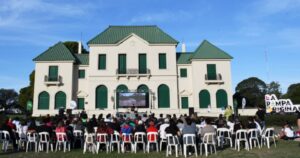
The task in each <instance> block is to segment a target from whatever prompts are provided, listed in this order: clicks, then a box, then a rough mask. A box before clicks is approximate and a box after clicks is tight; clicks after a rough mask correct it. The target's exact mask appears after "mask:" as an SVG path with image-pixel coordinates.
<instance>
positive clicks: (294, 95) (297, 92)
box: [283, 83, 300, 104]
mask: <svg viewBox="0 0 300 158" xmlns="http://www.w3.org/2000/svg"><path fill="white" fill-rule="evenodd" d="M283 97H284V98H288V99H291V101H292V102H293V104H300V83H296V84H292V85H290V86H289V88H288V90H287V93H286V94H285V95H284V96H283Z"/></svg>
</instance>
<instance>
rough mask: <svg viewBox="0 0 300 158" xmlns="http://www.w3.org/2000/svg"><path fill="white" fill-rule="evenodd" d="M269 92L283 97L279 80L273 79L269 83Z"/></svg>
mask: <svg viewBox="0 0 300 158" xmlns="http://www.w3.org/2000/svg"><path fill="white" fill-rule="evenodd" d="M267 94H275V95H276V97H277V98H281V95H282V93H281V88H280V84H279V83H278V82H275V81H272V82H271V83H270V84H269V85H267Z"/></svg>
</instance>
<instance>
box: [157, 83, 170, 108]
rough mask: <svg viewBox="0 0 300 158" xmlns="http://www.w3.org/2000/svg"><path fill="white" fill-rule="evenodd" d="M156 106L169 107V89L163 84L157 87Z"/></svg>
mask: <svg viewBox="0 0 300 158" xmlns="http://www.w3.org/2000/svg"><path fill="white" fill-rule="evenodd" d="M157 93H158V108H169V107H170V90H169V87H168V86H167V85H165V84H162V85H160V86H159V87H158V90H157Z"/></svg>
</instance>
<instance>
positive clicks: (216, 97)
mask: <svg viewBox="0 0 300 158" xmlns="http://www.w3.org/2000/svg"><path fill="white" fill-rule="evenodd" d="M87 44H88V48H89V53H82V49H81V48H82V47H81V43H80V42H79V47H78V52H76V53H74V52H72V51H71V50H69V49H68V48H67V47H66V46H65V45H64V43H62V42H58V43H56V44H55V45H53V46H52V47H50V48H49V49H48V50H46V51H45V52H43V53H42V54H40V55H38V56H37V57H36V58H34V59H33V61H34V62H35V73H36V74H35V86H34V103H33V115H34V116H39V115H46V114H51V115H54V114H57V113H58V110H59V108H66V109H69V108H70V105H71V102H72V101H75V102H76V103H77V107H76V109H74V110H73V113H76V112H79V111H81V110H82V109H83V108H84V109H85V110H86V112H87V113H88V114H89V115H92V114H100V113H103V114H107V113H112V114H115V113H116V112H126V111H128V108H124V107H123V106H120V105H119V104H120V102H119V100H120V96H119V94H120V93H126V92H130V93H135V92H143V93H145V95H146V98H147V99H146V100H145V102H146V103H145V104H146V106H143V107H141V108H139V109H138V111H139V112H148V113H150V112H154V113H156V114H160V113H163V114H186V113H188V112H189V109H190V110H191V109H192V108H193V110H194V112H197V113H198V115H204V116H217V115H218V114H219V113H220V112H221V111H222V110H221V109H223V108H225V107H226V106H227V105H230V106H232V91H231V60H232V57H231V56H230V55H229V54H227V53H226V52H224V51H223V50H221V49H219V48H218V47H216V46H215V45H213V44H212V43H210V42H209V41H207V40H204V41H203V42H202V43H200V45H199V46H198V47H197V49H196V50H195V51H194V52H186V51H185V45H184V44H182V52H176V47H177V46H178V41H177V40H175V39H174V38H172V37H171V36H170V35H168V34H167V33H165V32H164V31H163V30H161V29H160V28H159V27H157V26H109V27H108V28H107V29H105V30H104V31H103V32H101V33H100V34H98V35H97V36H95V37H94V38H92V39H91V40H90V41H89V42H88V43H87Z"/></svg>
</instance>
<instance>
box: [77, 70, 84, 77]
mask: <svg viewBox="0 0 300 158" xmlns="http://www.w3.org/2000/svg"><path fill="white" fill-rule="evenodd" d="M78 77H79V78H85V70H79V71H78Z"/></svg>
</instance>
